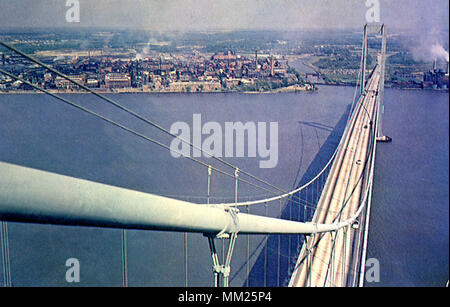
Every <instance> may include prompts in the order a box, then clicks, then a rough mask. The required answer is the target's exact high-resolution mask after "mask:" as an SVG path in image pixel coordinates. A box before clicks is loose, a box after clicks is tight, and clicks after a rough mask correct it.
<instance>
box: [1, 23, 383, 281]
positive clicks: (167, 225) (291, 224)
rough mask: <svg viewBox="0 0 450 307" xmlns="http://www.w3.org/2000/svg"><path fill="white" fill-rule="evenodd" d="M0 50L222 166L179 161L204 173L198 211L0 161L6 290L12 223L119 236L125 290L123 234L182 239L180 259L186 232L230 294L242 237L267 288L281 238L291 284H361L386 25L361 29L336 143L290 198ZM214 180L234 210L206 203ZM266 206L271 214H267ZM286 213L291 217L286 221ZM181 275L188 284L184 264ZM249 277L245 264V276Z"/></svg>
mask: <svg viewBox="0 0 450 307" xmlns="http://www.w3.org/2000/svg"><path fill="white" fill-rule="evenodd" d="M370 34H375V35H376V36H377V37H379V38H381V39H382V43H381V50H380V52H379V53H378V56H377V63H376V64H375V66H374V68H373V69H372V70H371V71H370V72H368V69H367V65H368V64H367V55H368V37H369V35H370ZM0 45H2V46H3V47H6V48H8V49H9V50H11V51H13V52H16V53H18V54H20V55H21V56H23V57H25V58H26V59H28V60H30V61H32V62H33V63H35V64H37V65H39V66H42V67H44V68H46V69H47V70H49V71H50V72H52V73H54V74H56V75H58V76H60V77H62V78H65V79H67V80H69V81H70V82H73V83H74V84H76V85H77V86H79V87H80V88H82V89H84V90H86V91H87V92H89V93H92V94H93V95H95V96H97V97H98V98H100V99H101V100H102V101H104V102H106V103H109V104H111V105H113V106H114V107H116V108H118V109H119V110H120V111H123V112H126V113H128V114H130V115H131V116H133V117H135V118H136V119H137V120H139V121H142V122H144V123H145V124H148V125H150V126H152V127H153V128H156V129H158V130H159V131H162V132H164V133H166V134H168V135H169V136H170V137H173V138H178V139H179V140H180V141H181V142H183V143H186V144H188V145H189V146H191V147H192V148H193V149H196V150H199V151H202V152H203V153H204V154H205V155H206V156H208V157H210V158H211V159H212V160H214V161H215V162H217V164H218V165H221V167H219V166H217V165H216V166H213V165H212V164H209V163H205V162H204V161H203V160H200V159H196V158H193V157H188V156H185V158H186V159H189V160H191V161H192V162H194V163H197V164H198V165H199V167H204V168H205V170H206V171H207V174H208V182H207V191H206V193H205V194H206V195H207V203H205V204H199V203H193V202H190V201H185V200H179V199H175V198H170V197H164V196H159V195H153V194H149V193H143V192H139V191H133V190H129V189H124V188H119V187H115V186H111V185H105V184H101V183H96V182H92V181H87V180H83V179H79V178H73V177H68V176H63V175H59V174H55V173H51V172H46V171H41V170H37V169H32V168H27V167H23V166H19V165H14V164H10V163H5V162H0V174H1V175H0V220H2V222H1V229H0V230H1V243H2V244H1V246H2V268H3V284H4V285H5V286H11V284H12V282H11V269H10V259H9V257H10V256H9V240H8V227H7V222H10V221H11V222H28V223H44V224H56V225H77V226H93V227H106V228H118V229H122V272H123V285H124V286H127V285H128V271H127V261H128V259H127V242H126V238H127V236H126V229H142V230H162V231H171V232H182V233H185V254H186V256H187V252H186V250H187V248H186V246H187V243H188V239H187V234H188V233H201V234H203V235H204V236H205V240H207V241H208V245H209V248H210V259H211V264H212V278H211V280H212V285H214V286H225V287H226V286H229V284H230V274H231V271H232V266H231V262H232V256H233V252H234V247H235V243H236V240H238V239H239V238H240V237H241V235H242V236H243V237H244V238H245V236H246V235H247V236H246V237H247V243H248V242H249V241H248V240H249V239H248V238H249V236H248V235H262V236H265V237H264V238H265V248H264V251H263V252H262V258H261V259H263V267H264V273H263V278H264V285H265V286H267V285H269V279H270V280H276V282H275V285H277V286H281V285H282V281H281V275H282V272H281V270H282V269H281V266H282V265H281V245H282V244H281V240H282V236H284V235H287V236H288V240H289V243H288V246H289V247H288V253H289V263H288V265H287V267H288V271H289V272H288V276H289V282H288V285H289V286H293V287H297V286H319V287H323V286H332V287H335V286H341V287H344V286H362V285H363V283H364V263H365V251H366V244H367V233H368V227H369V214H370V206H371V195H372V185H373V171H374V161H375V153H376V144H377V141H389V138H388V137H386V136H384V135H383V133H382V128H381V127H382V125H381V124H382V114H383V92H384V74H385V58H386V31H385V27H384V25H366V26H365V27H364V35H363V44H362V54H361V71H360V73H359V76H358V84H357V86H356V88H355V95H354V99H353V103H352V105H351V109H350V112H349V116H348V120H347V124H346V127H345V130H344V133H343V136H342V138H341V140H340V142H339V145H338V146H337V148H336V150H335V152H334V153H333V155H332V156H331V158H330V160H329V161H328V162H327V163H326V165H325V166H324V167H323V169H322V170H321V171H320V172H318V173H317V175H316V176H315V177H314V178H312V179H311V180H310V181H309V182H307V183H305V184H304V185H302V186H300V187H298V188H296V189H294V190H292V191H286V190H284V189H281V188H279V187H277V186H276V185H275V184H272V183H270V182H268V181H266V180H263V179H260V178H258V177H257V176H255V175H253V174H251V173H249V172H248V171H246V170H245V169H243V168H240V167H238V166H236V165H233V164H231V163H229V162H227V161H225V160H223V159H221V158H218V157H214V155H212V154H210V153H208V152H207V151H205V150H204V149H202V148H198V147H197V146H196V145H194V144H192V143H190V142H189V141H187V140H184V139H182V138H180V137H179V136H177V135H174V134H172V133H170V131H168V130H167V129H165V128H163V127H162V126H161V125H159V124H157V123H156V122H154V121H152V120H150V119H148V118H146V117H143V116H142V115H140V114H138V113H136V112H134V111H133V110H130V109H128V108H126V107H124V106H122V105H120V104H119V103H117V102H115V101H114V100H112V99H110V98H108V97H106V96H104V95H102V94H99V93H96V92H95V91H93V90H92V89H90V88H87V87H85V86H84V85H82V84H80V83H78V82H77V81H75V80H73V79H72V78H70V77H69V76H66V75H64V74H62V73H60V72H58V71H56V70H55V69H53V68H52V67H50V66H48V65H46V64H44V63H42V62H40V61H38V60H36V59H34V58H33V57H31V56H29V55H27V54H25V53H23V52H21V51H20V50H17V49H16V48H14V47H13V46H10V45H9V44H6V43H4V42H0ZM0 73H2V74H5V75H7V76H9V77H11V78H13V79H16V80H20V81H21V82H23V83H25V84H27V85H29V86H31V87H33V88H35V89H36V90H38V91H41V92H44V93H46V94H48V95H49V96H52V97H53V98H54V99H56V100H57V101H59V102H61V103H65V104H68V105H70V106H72V107H74V108H76V109H78V110H80V111H82V112H85V113H87V114H89V115H90V116H95V117H96V118H98V119H99V120H102V121H104V122H107V123H108V124H111V125H113V126H115V127H117V128H119V129H122V130H124V131H126V132H127V133H130V134H132V135H134V136H136V137H138V138H141V139H143V140H145V141H148V142H151V143H153V144H155V145H158V146H160V147H162V148H165V149H167V150H172V151H173V149H171V148H170V147H169V146H167V145H166V144H164V143H162V142H161V141H158V140H156V139H153V138H151V137H149V136H147V135H144V134H142V133H139V132H137V131H135V130H133V129H131V128H129V127H127V126H125V125H123V124H120V123H118V122H116V121H114V120H112V119H110V118H108V117H106V116H104V115H101V114H98V113H96V112H94V111H92V110H90V109H87V108H85V107H83V106H80V105H78V104H76V103H74V102H72V101H70V100H69V99H67V98H64V97H61V96H59V95H57V94H55V93H52V92H49V91H48V90H46V89H43V88H40V87H38V86H36V85H34V84H32V83H30V82H28V81H27V80H24V79H22V78H20V77H19V76H16V75H14V74H12V73H10V72H8V71H5V70H3V69H0ZM358 85H359V86H358ZM358 88H359V93H358ZM214 173H220V174H222V175H224V176H226V177H229V178H231V179H232V180H234V190H235V193H234V201H233V202H228V203H225V202H224V203H211V199H212V197H211V178H212V175H213V174H214ZM243 183H244V184H248V185H251V186H253V187H255V188H258V189H261V190H264V191H265V192H267V193H270V194H271V195H273V196H271V197H268V198H264V199H259V200H248V201H240V200H239V198H238V191H239V186H240V185H241V184H243ZM254 206H258V207H262V208H263V211H264V214H262V215H257V214H251V211H250V208H252V207H254ZM269 208H271V209H272V210H270V211H271V212H276V214H272V216H270V214H269ZM273 208H276V210H273ZM286 210H288V213H287V214H283V212H286ZM255 211H256V210H253V212H255ZM238 237H239V238H238ZM276 241H278V242H276ZM217 242H220V243H221V244H222V246H221V247H222V248H221V249H222V251H221V252H219V251H218V248H217V247H216V243H217ZM270 242H275V243H276V244H274V245H272V246H276V249H278V251H275V252H276V253H277V257H275V258H276V259H275V261H274V260H273V258H274V257H270V255H269V252H272V251H273V248H272V249H270V251H269V245H270ZM248 245H249V243H248ZM225 247H227V248H226V249H225ZM247 257H249V255H247ZM269 258H271V259H272V260H269ZM291 259H294V260H295V261H291ZM247 263H248V262H247ZM184 269H185V278H186V281H185V285H186V286H188V273H187V272H188V268H187V260H186V261H185V268H184ZM249 271H250V268H249V265H248V264H247V272H246V275H247V276H249ZM272 275H274V276H272ZM247 285H248V283H247Z"/></svg>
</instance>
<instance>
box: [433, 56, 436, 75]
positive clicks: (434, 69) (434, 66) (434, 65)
mask: <svg viewBox="0 0 450 307" xmlns="http://www.w3.org/2000/svg"><path fill="white" fill-rule="evenodd" d="M436 61H437V60H436V59H434V62H433V71H434V72H435V71H436V69H437V64H436Z"/></svg>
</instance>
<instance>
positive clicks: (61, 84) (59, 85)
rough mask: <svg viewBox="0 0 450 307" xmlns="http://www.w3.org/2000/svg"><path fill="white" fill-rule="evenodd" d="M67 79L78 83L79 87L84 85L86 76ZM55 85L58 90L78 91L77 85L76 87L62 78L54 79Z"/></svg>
mask: <svg viewBox="0 0 450 307" xmlns="http://www.w3.org/2000/svg"><path fill="white" fill-rule="evenodd" d="M69 77H70V78H71V79H72V80H74V81H76V82H78V83H80V84H81V85H86V76H85V75H75V76H69ZM55 85H56V87H57V88H59V89H78V88H79V86H78V85H76V84H74V83H72V82H70V81H69V80H66V79H64V78H62V77H57V78H56V79H55Z"/></svg>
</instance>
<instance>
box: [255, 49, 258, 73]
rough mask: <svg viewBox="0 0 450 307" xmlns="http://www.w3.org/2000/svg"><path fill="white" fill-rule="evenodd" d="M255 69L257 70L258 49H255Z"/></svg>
mask: <svg viewBox="0 0 450 307" xmlns="http://www.w3.org/2000/svg"><path fill="white" fill-rule="evenodd" d="M255 69H256V70H258V50H256V51H255Z"/></svg>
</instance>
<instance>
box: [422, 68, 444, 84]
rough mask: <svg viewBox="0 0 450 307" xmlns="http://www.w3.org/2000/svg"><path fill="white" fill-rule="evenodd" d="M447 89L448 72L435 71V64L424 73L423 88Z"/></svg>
mask: <svg viewBox="0 0 450 307" xmlns="http://www.w3.org/2000/svg"><path fill="white" fill-rule="evenodd" d="M447 67H448V65H447ZM448 87H449V76H448V71H447V73H445V72H444V71H443V70H442V69H437V68H436V64H434V66H433V69H432V70H430V71H428V72H426V73H424V75H423V88H431V89H448Z"/></svg>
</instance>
